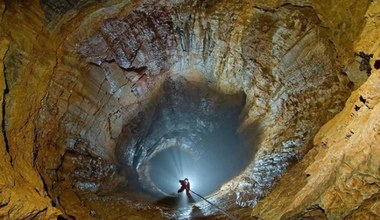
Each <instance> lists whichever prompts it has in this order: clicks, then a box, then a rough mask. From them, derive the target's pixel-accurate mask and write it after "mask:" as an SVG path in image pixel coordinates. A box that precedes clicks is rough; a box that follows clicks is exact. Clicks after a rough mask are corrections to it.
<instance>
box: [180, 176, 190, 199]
mask: <svg viewBox="0 0 380 220" xmlns="http://www.w3.org/2000/svg"><path fill="white" fill-rule="evenodd" d="M179 183H180V184H181V189H179V190H178V193H180V192H183V190H185V189H186V195H187V196H190V182H189V179H187V178H185V179H184V180H179Z"/></svg>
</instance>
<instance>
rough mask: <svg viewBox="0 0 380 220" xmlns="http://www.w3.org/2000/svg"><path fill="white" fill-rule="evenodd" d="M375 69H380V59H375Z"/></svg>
mask: <svg viewBox="0 0 380 220" xmlns="http://www.w3.org/2000/svg"><path fill="white" fill-rule="evenodd" d="M374 67H375V69H377V70H378V69H380V60H376V61H375V65H374Z"/></svg>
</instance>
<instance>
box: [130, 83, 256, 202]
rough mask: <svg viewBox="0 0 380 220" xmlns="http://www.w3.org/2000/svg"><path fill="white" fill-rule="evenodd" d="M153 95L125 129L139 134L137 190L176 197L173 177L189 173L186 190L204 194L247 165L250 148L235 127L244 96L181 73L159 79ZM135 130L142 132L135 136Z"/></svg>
mask: <svg viewBox="0 0 380 220" xmlns="http://www.w3.org/2000/svg"><path fill="white" fill-rule="evenodd" d="M158 99H159V100H158V101H157V102H156V104H155V105H152V106H151V108H149V109H146V111H145V112H144V113H142V114H140V116H141V115H143V116H144V117H142V116H141V117H138V118H137V119H136V120H139V121H138V122H135V123H134V124H136V126H135V128H134V129H133V130H132V131H131V133H132V134H135V135H136V137H135V138H132V139H140V142H139V143H138V144H136V145H135V148H136V149H137V150H136V151H135V152H134V154H133V155H134V163H133V166H134V167H133V168H134V169H135V170H136V173H137V174H138V178H139V182H140V185H141V188H142V190H143V191H145V192H148V193H149V194H150V195H152V196H153V197H154V198H156V199H157V200H159V203H160V202H162V203H166V204H169V203H168V202H166V200H165V198H174V197H175V198H179V196H178V195H177V190H178V189H179V188H180V184H179V182H178V180H179V179H184V178H186V177H187V178H189V180H190V183H191V189H192V190H193V191H195V192H197V193H199V194H201V195H203V196H207V195H210V194H212V193H214V192H216V191H218V190H219V189H220V187H221V186H222V185H223V184H224V183H226V182H228V181H229V180H231V179H232V178H233V177H235V176H237V175H238V174H239V173H240V172H242V171H243V170H244V168H245V167H246V166H247V165H248V164H249V162H250V160H251V159H252V157H253V153H254V152H253V151H254V148H253V147H252V145H251V143H246V144H243V142H242V137H241V135H240V134H239V133H238V132H237V130H238V127H239V124H240V117H241V114H242V110H243V107H244V104H245V103H244V100H245V97H244V95H242V94H237V95H227V94H221V93H219V92H217V91H216V90H214V89H211V88H209V87H208V86H206V85H205V84H202V83H194V82H189V81H187V80H185V79H182V78H181V79H177V80H175V81H173V80H169V81H167V82H165V83H164V85H163V91H162V93H161V95H160V97H159V98H158ZM153 106H154V111H153V110H152V108H153ZM152 112H154V113H152ZM149 118H150V121H151V123H150V124H149V125H147V123H146V121H147V120H149ZM141 133H145V135H144V136H143V137H142V136H140V137H139V138H138V137H137V136H138V134H141ZM244 143H245V142H244ZM126 149H130V147H127V148H126ZM130 152H131V153H133V152H132V151H130ZM124 155H125V156H128V152H127V154H124ZM129 158H130V157H129ZM184 194H185V193H182V194H181V195H180V196H185V195H184ZM193 198H194V201H197V199H199V198H198V197H197V196H193ZM190 201H191V200H190ZM170 203H171V204H173V203H172V201H171V202H170Z"/></svg>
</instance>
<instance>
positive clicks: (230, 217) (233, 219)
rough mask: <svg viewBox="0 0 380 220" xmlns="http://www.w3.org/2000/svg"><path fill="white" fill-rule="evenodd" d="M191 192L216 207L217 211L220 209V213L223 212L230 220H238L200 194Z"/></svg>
mask: <svg viewBox="0 0 380 220" xmlns="http://www.w3.org/2000/svg"><path fill="white" fill-rule="evenodd" d="M190 192H192V193H194V194H195V195H197V196H199V197H200V198H201V199H203V200H204V201H206V202H207V203H208V204H210V205H212V206H214V207H215V208H216V209H218V210H219V211H221V212H222V213H223V214H224V215H225V216H227V217H228V218H229V219H231V220H238V219H237V218H236V217H235V216H233V215H231V214H230V213H228V212H227V211H226V210H224V209H222V208H220V207H218V206H217V205H215V204H214V203H212V202H210V201H208V200H207V199H206V198H205V197H203V196H201V195H199V194H198V193H196V192H194V191H193V190H190Z"/></svg>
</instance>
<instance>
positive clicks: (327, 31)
mask: <svg viewBox="0 0 380 220" xmlns="http://www.w3.org/2000/svg"><path fill="white" fill-rule="evenodd" d="M0 9H1V12H2V13H1V27H0V28H1V29H0V57H1V59H0V60H1V63H0V70H1V71H2V72H1V73H2V74H1V78H0V88H1V91H2V99H1V100H2V106H3V108H2V110H1V113H2V114H1V119H2V120H1V121H2V135H0V142H1V146H2V147H1V150H0V153H1V155H2V156H1V158H2V159H3V160H1V162H0V166H1V170H2V173H1V178H0V189H1V191H0V218H8V219H25V218H37V219H38V218H40V219H51V218H57V217H58V216H59V215H62V216H65V217H66V218H71V217H76V218H80V219H84V218H106V217H107V218H118V217H120V215H124V216H133V217H136V218H138V217H145V218H157V219H159V218H170V217H173V212H172V210H170V209H167V208H163V207H161V206H158V205H156V204H149V205H147V203H146V201H147V200H149V198H145V197H148V196H147V195H141V194H138V193H134V192H125V193H122V194H117V193H114V192H115V189H120V187H124V186H126V185H127V186H129V185H131V184H132V185H133V182H132V181H131V179H128V178H129V177H131V176H133V175H135V170H134V168H133V162H132V160H133V158H132V157H133V156H134V155H135V154H134V152H137V151H144V150H145V152H146V149H139V144H138V143H139V142H138V140H139V139H141V138H142V137H144V134H145V133H146V132H148V130H149V126H150V125H149V121H151V120H149V119H151V118H152V115H150V114H145V113H146V112H147V111H146V109H149V108H150V104H151V103H152V102H154V101H155V100H156V101H157V97H158V95H159V93H160V92H159V91H160V88H161V85H162V83H163V82H164V80H165V79H166V78H168V77H171V78H173V79H175V78H176V77H178V76H183V77H186V78H187V79H189V80H202V81H203V82H206V83H207V84H208V86H210V87H212V88H214V89H216V90H218V91H220V92H222V93H225V94H237V93H244V94H245V95H246V106H245V109H244V112H243V113H242V123H241V126H240V129H239V132H240V133H242V134H243V135H244V136H245V137H246V139H247V142H248V143H251V145H252V147H257V148H258V151H257V153H256V154H255V155H254V157H253V155H252V157H253V160H252V162H251V163H250V165H249V166H248V167H247V168H246V169H245V170H243V171H242V172H241V174H240V175H239V176H237V177H235V178H234V179H233V180H231V181H229V182H228V183H227V184H225V185H224V186H223V187H222V188H221V190H220V191H218V192H217V193H215V194H214V195H212V196H210V200H212V201H214V202H216V203H217V204H218V205H220V206H221V207H224V208H229V209H231V210H233V211H235V214H236V215H238V216H241V217H243V216H246V217H248V215H250V209H242V208H241V207H252V206H255V205H256V204H257V202H258V201H259V200H260V199H261V198H263V197H264V196H266V195H267V194H268V193H269V192H270V191H271V188H272V186H273V185H274V184H275V183H276V182H277V181H278V180H279V179H280V178H281V176H282V175H283V173H284V172H285V171H286V170H287V169H288V167H289V166H291V165H293V164H295V163H297V162H298V161H300V160H301V159H302V158H303V156H304V155H305V153H307V152H308V151H309V150H310V149H311V150H310V151H309V153H308V154H307V155H306V156H305V158H304V159H302V160H301V161H300V162H299V163H298V164H296V165H294V166H293V167H292V168H291V169H290V171H289V172H288V173H287V174H286V175H285V176H284V177H283V178H282V179H281V180H280V182H279V183H278V185H277V186H276V188H275V189H274V190H273V192H271V193H270V194H269V196H267V197H265V198H264V199H263V200H262V201H261V202H259V203H258V205H257V206H256V208H255V209H254V211H253V213H252V215H253V216H257V217H260V218H264V219H276V218H292V217H302V216H304V217H305V216H311V217H313V216H314V215H315V216H320V217H323V218H326V217H327V218H333V219H334V218H337V219H339V218H341V217H350V218H360V217H362V216H366V217H367V216H369V215H373V216H374V217H375V216H378V215H379V214H378V212H377V211H376V210H377V208H376V207H378V206H379V204H378V196H377V194H378V189H379V187H378V185H379V183H378V180H379V177H378V171H379V167H378V166H377V164H379V163H378V162H379V161H378V156H379V152H378V150H377V149H376V146H377V145H378V141H379V138H378V136H379V135H378V134H379V132H378V126H379V124H378V123H377V121H376V116H377V115H378V105H377V103H378V102H377V101H378V99H379V95H378V87H379V85H378V82H379V71H378V69H379V68H380V67H376V64H375V62H376V60H379V56H380V53H379V49H378V48H379V41H378V40H377V36H378V34H379V33H378V29H377V28H376V25H377V23H378V13H379V1H372V2H371V1H367V0H361V1H353V0H347V1H323V2H320V1H297V0H294V1H293V0H288V1H285V0H284V1H282V0H276V1H261V0H257V1H227V0H225V1H212V0H208V1H174V0H173V1H154V2H148V1H146V2H145V1H121V0H120V1H119V0H109V1H102V0H99V1H95V0H89V1H78V2H76V3H73V2H72V1H69V0H61V1H49V0H43V1H36V0H31V1H4V2H1V8H0ZM377 62H380V61H377ZM377 65H378V66H379V65H380V63H378V64H377ZM368 75H370V77H369V80H367V78H368ZM364 82H365V83H364ZM363 83H364V84H363ZM362 84H363V85H362ZM356 88H359V89H358V90H356V91H355V92H353V93H352V94H351V97H350V99H349V100H348V101H347V103H346V107H345V108H344V109H343V111H342V112H340V111H341V109H342V108H343V104H344V101H345V100H346V99H347V97H348V96H349V94H350V92H351V91H352V89H356ZM338 112H340V113H339V114H338V115H336V114H337V113H338ZM142 113H144V114H142ZM334 115H336V116H335V118H334V119H332V120H331V121H329V120H330V119H331V118H332V117H333V116H334ZM139 118H145V121H146V124H144V126H142V127H141V128H142V129H141V130H134V129H132V128H134V125H133V123H134V120H139ZM327 121H329V122H328V123H327V124H325V123H326V122H327ZM323 124H325V125H324V126H323V127H322V129H321V130H319V129H320V127H321V126H322V125H323ZM363 125H366V126H363ZM139 128H140V127H139ZM252 128H255V129H257V130H259V131H260V136H256V135H252V134H256V133H255V132H253V131H252ZM318 130H319V133H318V135H317V136H315V134H316V133H317V132H318ZM314 136H315V138H314ZM313 138H314V141H313ZM252 143H255V146H253V144H252ZM358 145H360V147H357V146H358ZM120 146H123V147H120ZM125 146H127V147H125ZM119 149H127V150H122V152H120V151H118V150H119ZM120 154H125V155H126V156H125V157H123V158H124V159H125V161H124V160H123V161H121V160H120V159H119V158H120ZM148 156H149V155H147V157H148ZM320 164H324V167H321V166H320ZM376 172H377V173H376ZM289 181H293V182H295V184H294V185H295V186H297V187H291V188H290V187H289V184H288V183H289ZM285 195H286V196H285ZM135 201H136V202H135ZM104 203H107V204H108V206H104ZM197 205H198V206H199V207H200V208H201V210H202V212H203V215H211V214H215V210H213V209H211V208H209V207H208V204H205V203H200V204H197ZM78 207H81V208H80V209H78ZM108 209H113V210H115V212H112V213H113V214H110V213H109V210H108ZM247 213H248V214H247ZM184 217H186V216H184Z"/></svg>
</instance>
